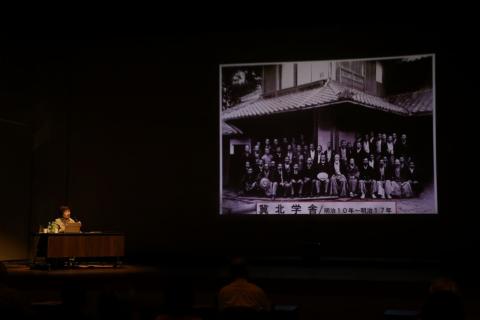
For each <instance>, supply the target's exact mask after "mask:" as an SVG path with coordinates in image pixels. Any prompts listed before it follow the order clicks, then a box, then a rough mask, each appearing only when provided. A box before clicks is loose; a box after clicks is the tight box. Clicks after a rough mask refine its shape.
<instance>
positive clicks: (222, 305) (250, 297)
mask: <svg viewBox="0 0 480 320" xmlns="http://www.w3.org/2000/svg"><path fill="white" fill-rule="evenodd" d="M231 274H232V278H233V281H232V282H231V283H229V284H228V285H226V286H225V287H223V288H222V289H221V290H220V293H219V295H218V308H219V310H220V311H221V312H222V311H223V312H228V311H230V310H250V311H256V312H259V311H269V310H270V302H269V301H268V298H267V295H266V294H265V292H264V291H263V290H262V289H261V288H260V287H258V286H257V285H255V284H254V283H252V282H249V281H248V280H247V278H248V272H247V266H246V263H245V261H244V260H242V259H239V258H237V259H234V260H233V262H232V265H231Z"/></svg>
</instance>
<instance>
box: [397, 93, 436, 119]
mask: <svg viewBox="0 0 480 320" xmlns="http://www.w3.org/2000/svg"><path fill="white" fill-rule="evenodd" d="M388 100H389V101H390V102H391V103H394V104H396V105H398V106H401V107H402V108H404V109H406V110H407V111H408V112H410V113H411V114H422V113H431V112H433V92H432V89H426V90H421V91H415V92H408V93H403V94H399V95H395V96H391V97H389V98H388Z"/></svg>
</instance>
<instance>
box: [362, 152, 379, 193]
mask: <svg viewBox="0 0 480 320" xmlns="http://www.w3.org/2000/svg"><path fill="white" fill-rule="evenodd" d="M358 186H359V188H360V199H365V195H366V194H367V192H368V193H369V194H370V195H371V196H372V199H375V198H376V196H375V192H376V191H377V190H376V186H375V180H374V179H373V169H372V167H370V166H369V165H368V158H367V157H365V158H364V159H363V164H362V166H361V167H360V176H359V177H358Z"/></svg>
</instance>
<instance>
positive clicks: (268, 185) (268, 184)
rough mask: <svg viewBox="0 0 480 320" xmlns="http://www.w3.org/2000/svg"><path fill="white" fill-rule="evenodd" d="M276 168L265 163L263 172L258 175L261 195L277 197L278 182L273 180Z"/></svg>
mask: <svg viewBox="0 0 480 320" xmlns="http://www.w3.org/2000/svg"><path fill="white" fill-rule="evenodd" d="M274 170H275V169H272V168H271V166H270V165H265V167H264V169H263V172H262V173H260V174H259V175H258V179H259V181H258V187H259V190H260V195H261V196H266V197H275V193H276V189H277V184H276V183H275V182H272V180H273V175H274V174H275V173H274Z"/></svg>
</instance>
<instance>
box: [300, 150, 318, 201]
mask: <svg viewBox="0 0 480 320" xmlns="http://www.w3.org/2000/svg"><path fill="white" fill-rule="evenodd" d="M316 173H317V171H316V170H315V166H314V165H313V160H312V158H308V159H307V165H306V166H305V169H304V170H303V175H304V176H303V190H304V193H305V194H307V195H310V196H313V195H314V194H316V193H318V189H317V174H316Z"/></svg>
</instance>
